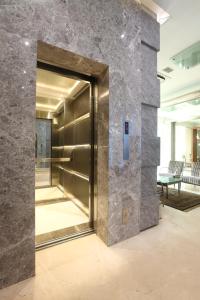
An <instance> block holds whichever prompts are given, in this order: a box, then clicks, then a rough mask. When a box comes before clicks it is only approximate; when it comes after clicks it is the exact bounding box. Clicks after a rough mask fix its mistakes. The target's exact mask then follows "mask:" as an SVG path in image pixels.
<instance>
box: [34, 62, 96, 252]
mask: <svg viewBox="0 0 200 300" xmlns="http://www.w3.org/2000/svg"><path fill="white" fill-rule="evenodd" d="M94 85H95V83H94V79H93V78H92V77H90V76H87V75H82V74H78V73H75V72H72V71H68V70H65V69H62V68H59V67H56V66H52V65H49V64H46V63H43V62H38V65H37V81H36V130H35V132H36V135H35V222H36V248H40V247H46V246H48V245H51V244H54V243H57V242H61V241H62V240H66V239H69V238H72V237H77V236H79V235H82V234H87V233H89V232H92V231H93V223H94V222H93V221H94V219H93V216H94V205H93V198H94V140H95V136H94V135H95V128H94V124H95V122H94V117H95V113H94V111H95V110H94V96H93V94H94Z"/></svg>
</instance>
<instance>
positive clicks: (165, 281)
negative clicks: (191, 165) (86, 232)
mask: <svg viewBox="0 0 200 300" xmlns="http://www.w3.org/2000/svg"><path fill="white" fill-rule="evenodd" d="M161 209H162V219H161V221H160V225H159V226H157V227H154V228H151V229H149V230H147V231H144V232H142V233H141V234H140V235H138V236H136V237H134V238H131V239H129V240H127V241H124V242H121V243H119V244H117V245H114V246H112V247H106V246H105V245H104V243H103V242H102V241H101V240H100V239H99V238H98V237H97V236H96V235H94V234H93V235H90V236H87V237H84V238H80V239H77V240H73V241H71V242H67V243H64V244H61V245H59V246H55V247H52V248H49V249H46V250H42V251H39V252H37V253H36V273H37V275H36V277H35V278H31V279H28V280H25V281H24V282H21V283H19V284H16V285H14V286H11V287H9V288H7V289H4V290H1V291H0V299H2V300H20V299H23V300H107V299H108V300H118V299H119V300H199V299H200V296H199V295H200V284H199V277H200V238H199V237H200V208H196V209H193V210H191V211H190V212H187V213H185V212H181V211H178V210H175V209H173V208H170V207H167V206H165V207H164V208H161Z"/></svg>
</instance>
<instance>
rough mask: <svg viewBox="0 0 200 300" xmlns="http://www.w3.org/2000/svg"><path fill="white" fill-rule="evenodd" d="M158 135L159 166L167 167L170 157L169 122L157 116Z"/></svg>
mask: <svg viewBox="0 0 200 300" xmlns="http://www.w3.org/2000/svg"><path fill="white" fill-rule="evenodd" d="M158 136H159V137H160V168H163V167H168V165H169V161H170V159H171V122H169V121H167V120H164V119H162V118H158Z"/></svg>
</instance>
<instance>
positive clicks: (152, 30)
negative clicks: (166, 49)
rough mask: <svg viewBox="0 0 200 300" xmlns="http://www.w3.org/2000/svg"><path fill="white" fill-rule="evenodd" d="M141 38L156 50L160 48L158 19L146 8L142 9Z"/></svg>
mask: <svg viewBox="0 0 200 300" xmlns="http://www.w3.org/2000/svg"><path fill="white" fill-rule="evenodd" d="M141 19H142V23H141V25H142V26H141V40H142V41H144V42H145V43H146V44H148V45H149V46H151V47H153V48H154V49H155V50H156V51H159V50H160V25H159V24H158V23H157V21H156V19H155V18H153V17H152V16H151V15H149V14H148V13H147V12H145V11H144V10H141Z"/></svg>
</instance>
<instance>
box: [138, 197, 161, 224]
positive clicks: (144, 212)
mask: <svg viewBox="0 0 200 300" xmlns="http://www.w3.org/2000/svg"><path fill="white" fill-rule="evenodd" d="M159 202H160V200H159V196H158V195H146V196H145V198H144V199H143V198H142V199H141V214H140V230H145V229H148V228H150V227H152V226H155V225H158V223H159Z"/></svg>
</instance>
